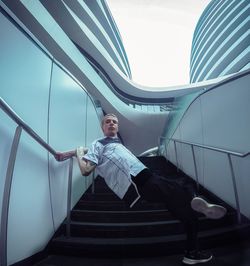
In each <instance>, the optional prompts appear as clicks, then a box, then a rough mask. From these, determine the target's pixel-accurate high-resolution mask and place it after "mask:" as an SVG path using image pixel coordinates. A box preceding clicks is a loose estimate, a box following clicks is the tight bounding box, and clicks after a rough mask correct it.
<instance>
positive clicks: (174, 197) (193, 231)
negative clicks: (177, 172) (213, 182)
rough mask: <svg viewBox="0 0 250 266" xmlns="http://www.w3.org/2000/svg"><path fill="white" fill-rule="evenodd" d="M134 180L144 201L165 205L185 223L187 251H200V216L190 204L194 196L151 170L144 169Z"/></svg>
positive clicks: (174, 182)
mask: <svg viewBox="0 0 250 266" xmlns="http://www.w3.org/2000/svg"><path fill="white" fill-rule="evenodd" d="M132 180H133V181H134V182H135V184H136V185H137V188H138V191H139V193H140V195H141V197H142V199H144V200H146V201H148V202H162V203H164V204H165V205H166V208H167V209H168V210H169V211H170V213H171V214H172V215H173V216H175V217H176V218H177V219H178V220H180V221H181V222H182V223H183V225H184V230H185V232H186V235H187V241H186V250H187V251H191V250H195V249H198V216H197V213H196V212H195V211H194V210H193V209H192V208H191V204H190V202H191V200H192V198H193V195H191V193H189V192H188V190H186V189H185V187H183V186H181V185H180V184H179V183H177V182H176V181H175V180H174V179H172V178H168V177H162V176H159V175H157V174H155V173H152V172H151V171H150V170H149V169H144V170H143V171H142V172H140V173H139V174H138V175H137V176H135V177H132Z"/></svg>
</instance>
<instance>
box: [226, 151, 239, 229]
mask: <svg viewBox="0 0 250 266" xmlns="http://www.w3.org/2000/svg"><path fill="white" fill-rule="evenodd" d="M227 156H228V160H229V165H230V169H231V176H232V181H233V189H234V196H235V203H236V210H237V221H238V223H239V224H241V213H240V203H239V196H238V190H237V185H236V178H235V174H234V169H233V163H232V158H231V155H230V154H229V153H228V154H227Z"/></svg>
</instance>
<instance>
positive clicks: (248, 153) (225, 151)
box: [161, 137, 250, 157]
mask: <svg viewBox="0 0 250 266" xmlns="http://www.w3.org/2000/svg"><path fill="white" fill-rule="evenodd" d="M161 138H162V137H161ZM170 140H172V141H175V142H179V143H182V144H188V145H192V146H195V147H199V148H205V149H207V150H213V151H218V152H222V153H226V154H231V155H234V156H238V157H246V156H248V155H250V152H246V153H240V152H236V151H230V150H226V149H223V148H217V147H213V146H208V145H203V144H198V143H194V142H190V141H183V140H180V139H175V138H172V139H170Z"/></svg>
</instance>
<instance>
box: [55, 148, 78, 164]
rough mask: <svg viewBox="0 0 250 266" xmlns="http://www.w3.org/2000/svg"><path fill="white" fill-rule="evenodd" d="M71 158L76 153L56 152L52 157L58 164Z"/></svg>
mask: <svg viewBox="0 0 250 266" xmlns="http://www.w3.org/2000/svg"><path fill="white" fill-rule="evenodd" d="M73 156H76V151H75V150H73V151H67V152H57V153H56V155H55V156H54V157H55V159H56V160H57V161H59V162H61V161H65V160H67V159H69V158H71V157H73Z"/></svg>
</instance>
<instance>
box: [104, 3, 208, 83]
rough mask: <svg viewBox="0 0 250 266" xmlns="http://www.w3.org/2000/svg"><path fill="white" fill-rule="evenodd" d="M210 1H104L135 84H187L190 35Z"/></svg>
mask: <svg viewBox="0 0 250 266" xmlns="http://www.w3.org/2000/svg"><path fill="white" fill-rule="evenodd" d="M210 1H211V0H106V2H107V3H108V5H109V8H110V10H111V12H112V14H113V17H114V19H115V21H116V24H117V26H118V28H119V31H120V34H121V37H122V40H123V44H124V47H125V50H126V53H127V56H128V60H129V63H130V67H131V72H132V79H133V81H134V82H135V83H138V84H141V85H146V86H154V87H170V86H175V85H184V84H188V83H189V60H190V51H191V43H192V36H193V32H194V29H195V26H196V24H197V22H198V19H199V17H200V15H201V14H202V12H203V10H204V9H205V7H206V6H207V5H208V3H209V2H210Z"/></svg>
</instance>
